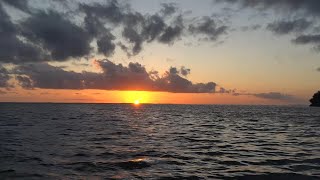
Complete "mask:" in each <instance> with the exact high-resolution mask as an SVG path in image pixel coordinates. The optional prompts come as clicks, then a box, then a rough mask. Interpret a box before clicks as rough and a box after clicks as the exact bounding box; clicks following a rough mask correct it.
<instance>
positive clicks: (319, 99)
mask: <svg viewBox="0 0 320 180" xmlns="http://www.w3.org/2000/svg"><path fill="white" fill-rule="evenodd" d="M310 102H311V104H310V106H315V107H320V91H318V92H316V93H315V94H314V95H313V97H312V98H311V99H310Z"/></svg>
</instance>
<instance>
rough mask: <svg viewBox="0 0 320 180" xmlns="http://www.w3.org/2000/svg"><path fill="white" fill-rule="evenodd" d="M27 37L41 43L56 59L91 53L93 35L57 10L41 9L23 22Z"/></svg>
mask: <svg viewBox="0 0 320 180" xmlns="http://www.w3.org/2000/svg"><path fill="white" fill-rule="evenodd" d="M22 28H23V33H24V36H25V37H26V39H28V40H31V41H32V42H33V43H35V44H40V45H41V46H42V48H43V49H44V50H45V51H49V52H50V56H51V57H52V58H53V59H54V60H59V61H64V60H66V59H68V58H78V57H82V56H84V55H87V54H89V52H90V50H91V48H90V42H91V40H92V39H91V37H90V36H89V34H88V33H86V32H85V31H84V30H83V29H82V28H81V27H79V26H77V25H75V24H73V23H72V22H71V21H70V20H68V19H66V18H64V16H63V15H62V14H59V13H57V12H55V11H51V10H50V11H46V12H45V11H39V12H37V13H35V14H33V15H32V16H31V17H30V18H28V19H27V20H26V21H25V22H23V23H22Z"/></svg>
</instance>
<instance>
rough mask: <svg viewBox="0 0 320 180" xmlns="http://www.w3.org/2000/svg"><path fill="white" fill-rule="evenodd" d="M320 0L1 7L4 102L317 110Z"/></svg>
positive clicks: (66, 1)
mask: <svg viewBox="0 0 320 180" xmlns="http://www.w3.org/2000/svg"><path fill="white" fill-rule="evenodd" d="M319 18H320V1H318V0H201V1H194V0H176V1H170V0H162V1H161V0H131V1H124V0H118V1H116V0H95V1H90V2H88V1H84V0H53V1H49V0H15V1H12V0H0V40H1V41H0V102H80V103H86V102H88V103H133V102H134V101H136V100H138V101H140V102H141V103H169V104H281V105H288V104H309V102H308V101H309V99H310V98H311V97H312V95H313V94H314V93H315V92H316V91H318V90H319V89H320V87H319V85H320V82H319V76H320V61H319V57H320V33H319V32H320V23H319V22H320V21H319Z"/></svg>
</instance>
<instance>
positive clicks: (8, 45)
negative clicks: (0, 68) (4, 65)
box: [0, 3, 44, 62]
mask: <svg viewBox="0 0 320 180" xmlns="http://www.w3.org/2000/svg"><path fill="white" fill-rule="evenodd" d="M19 35H20V33H19V28H18V27H17V25H15V24H13V23H12V22H11V19H10V17H9V15H8V14H7V13H6V11H5V10H4V8H3V6H2V4H1V3H0V39H1V41H0V62H23V61H39V60H40V59H42V58H44V55H43V54H41V49H40V48H38V47H37V46H36V45H33V44H30V43H27V42H25V41H23V40H22V39H21V38H18V37H19Z"/></svg>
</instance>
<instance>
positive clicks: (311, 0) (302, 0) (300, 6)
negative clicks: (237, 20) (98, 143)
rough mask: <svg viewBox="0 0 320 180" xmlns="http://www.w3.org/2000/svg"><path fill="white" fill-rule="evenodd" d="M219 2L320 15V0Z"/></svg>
mask: <svg viewBox="0 0 320 180" xmlns="http://www.w3.org/2000/svg"><path fill="white" fill-rule="evenodd" d="M216 1H218V2H229V3H237V4H239V5H241V6H243V7H251V8H257V9H259V10H263V9H271V8H272V9H275V10H277V9H280V10H281V11H282V12H283V11H291V12H294V13H297V12H299V11H302V12H303V13H308V14H310V15H316V16H318V15H320V2H319V1H318V0H216Z"/></svg>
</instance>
